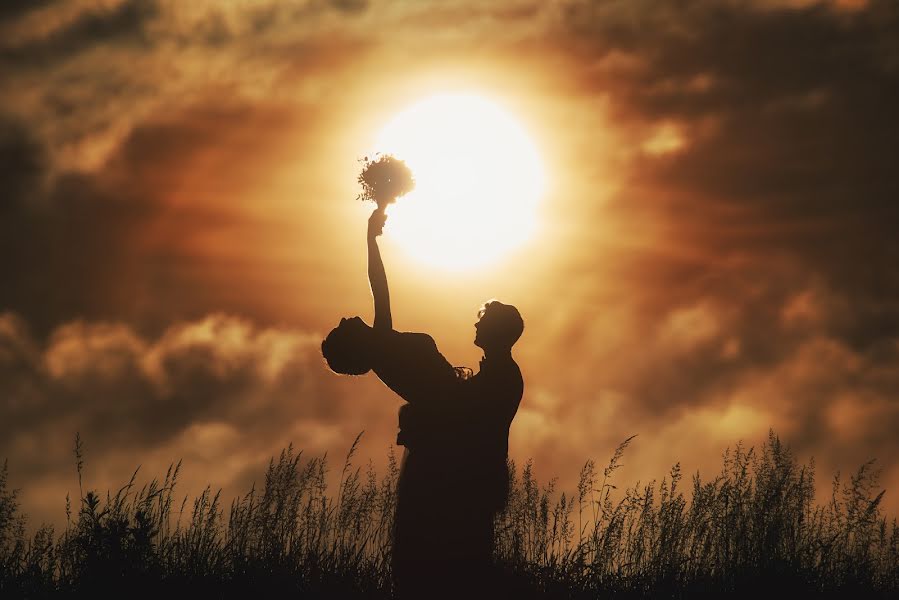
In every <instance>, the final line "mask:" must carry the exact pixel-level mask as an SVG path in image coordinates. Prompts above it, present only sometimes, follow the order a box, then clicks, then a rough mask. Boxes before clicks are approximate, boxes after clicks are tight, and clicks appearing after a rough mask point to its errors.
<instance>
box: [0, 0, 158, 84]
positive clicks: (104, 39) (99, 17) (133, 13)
mask: <svg viewBox="0 0 899 600" xmlns="http://www.w3.org/2000/svg"><path fill="white" fill-rule="evenodd" d="M158 15H159V9H158V7H157V4H156V2H155V1H152V0H141V1H132V2H123V3H121V4H119V5H117V6H114V7H111V8H106V7H97V8H95V9H93V10H85V11H84V12H82V13H81V14H79V15H77V16H76V17H75V18H74V19H73V20H72V21H71V22H70V23H68V24H66V25H65V26H63V27H60V28H58V29H56V30H54V31H51V32H49V33H48V34H46V35H43V36H40V37H37V38H33V39H29V40H27V41H24V42H22V43H20V44H14V45H6V44H4V45H2V46H0V64H4V63H5V64H10V65H15V66H16V68H22V67H25V66H29V67H33V68H35V67H41V66H46V65H47V64H49V63H52V62H54V61H58V60H65V59H67V58H71V57H74V56H76V55H77V54H78V53H80V52H83V51H84V50H86V49H87V48H90V47H97V46H103V45H108V46H122V45H126V46H130V45H135V46H138V47H140V46H146V45H147V44H148V42H149V40H148V38H147V37H146V36H145V34H144V27H145V25H146V23H147V22H148V21H150V20H151V19H153V18H155V17H157V16H158Z"/></svg>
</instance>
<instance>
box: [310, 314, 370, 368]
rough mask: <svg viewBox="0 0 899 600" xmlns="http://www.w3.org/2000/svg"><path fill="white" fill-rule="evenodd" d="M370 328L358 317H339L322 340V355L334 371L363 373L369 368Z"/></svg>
mask: <svg viewBox="0 0 899 600" xmlns="http://www.w3.org/2000/svg"><path fill="white" fill-rule="evenodd" d="M371 333H372V328H371V327H369V326H368V325H367V324H366V323H365V321H363V320H362V319H361V318H359V317H352V318H350V319H340V324H339V325H337V327H335V328H334V329H332V330H331V333H329V334H328V337H326V338H325V340H324V341H323V342H322V356H324V357H325V361H327V363H328V366H329V367H330V368H331V370H332V371H334V372H335V373H340V374H341V375H364V374H365V373H368V371H369V370H371Z"/></svg>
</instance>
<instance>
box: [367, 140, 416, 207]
mask: <svg viewBox="0 0 899 600" xmlns="http://www.w3.org/2000/svg"><path fill="white" fill-rule="evenodd" d="M359 162H360V163H362V172H361V173H360V174H359V179H358V181H359V184H360V185H361V186H362V191H361V192H360V193H359V195H358V196H357V197H356V199H357V200H362V201H365V200H370V201H372V202H374V203H375V204H377V205H378V208H380V209H381V210H383V209H384V208H386V207H387V205H388V204H392V203H394V202H396V199H397V198H399V197H400V196H404V195H406V194H408V193H409V192H411V191H412V190H413V189H414V188H415V179H414V178H413V177H412V171H411V170H410V169H409V167H408V166H406V163H405V162H403V161H402V160H400V159H398V158H397V157H395V156H393V155H391V154H380V153H378V154H375V155H374V156H365V157H363V158H362V159H360V160H359Z"/></svg>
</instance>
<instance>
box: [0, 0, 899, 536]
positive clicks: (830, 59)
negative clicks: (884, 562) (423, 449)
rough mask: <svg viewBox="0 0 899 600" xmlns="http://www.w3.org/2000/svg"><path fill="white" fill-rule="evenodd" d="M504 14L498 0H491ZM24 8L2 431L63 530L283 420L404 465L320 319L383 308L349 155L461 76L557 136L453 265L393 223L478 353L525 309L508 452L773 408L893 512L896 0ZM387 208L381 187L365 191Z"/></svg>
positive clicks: (12, 124) (48, 515) (268, 449)
mask: <svg viewBox="0 0 899 600" xmlns="http://www.w3.org/2000/svg"><path fill="white" fill-rule="evenodd" d="M485 5H486V6H485ZM6 6H7V7H4V8H3V9H0V40H2V41H0V69H2V72H3V77H2V78H0V156H2V157H3V161H2V164H3V165H4V166H3V167H2V168H0V177H2V178H3V181H4V188H5V189H6V190H7V193H6V195H5V198H3V200H2V204H0V234H2V237H0V270H2V277H3V280H2V281H3V285H2V286H0V372H2V374H3V376H2V378H0V394H2V396H0V398H2V402H0V456H5V457H8V460H9V469H10V480H11V482H12V484H13V485H14V486H17V487H21V488H22V490H23V491H22V496H21V497H22V500H23V504H24V505H25V508H26V510H27V511H28V512H29V513H30V514H32V515H33V517H34V519H36V520H41V519H46V520H50V521H54V522H57V523H59V522H60V521H61V519H62V518H63V507H64V497H65V492H66V491H67V490H68V491H71V490H74V489H75V488H74V487H73V486H74V485H75V484H76V480H75V478H74V460H73V458H72V455H71V449H72V445H73V440H74V435H75V432H76V431H80V432H81V435H82V437H83V439H84V442H85V446H86V449H87V463H88V470H87V475H88V479H89V481H90V484H91V485H92V486H93V487H98V488H101V489H105V488H106V486H116V485H120V484H121V483H124V481H125V480H126V479H127V476H128V475H130V472H131V471H132V470H133V468H134V467H136V466H137V465H138V464H140V465H143V466H142V472H144V473H145V474H146V475H148V476H149V475H151V474H160V475H161V474H162V471H163V469H164V466H165V465H167V464H168V463H169V462H172V461H177V460H178V459H179V458H183V459H184V464H185V469H184V473H185V484H186V489H197V487H198V486H202V485H205V484H206V483H207V482H208V483H211V484H212V485H214V486H216V487H224V488H225V493H226V496H227V495H233V494H235V493H238V492H240V491H244V490H246V489H247V488H248V486H249V483H250V482H252V481H253V480H254V479H258V478H259V477H260V476H261V469H262V465H264V464H265V463H266V462H267V460H268V458H269V457H270V456H271V455H272V454H275V453H277V452H278V451H279V450H280V449H281V448H282V447H284V446H286V445H287V444H288V443H290V442H293V443H294V445H295V446H296V447H298V448H303V449H305V450H306V451H307V452H309V453H312V454H320V453H322V452H326V451H327V452H328V453H329V456H342V454H343V453H345V452H346V450H347V449H348V447H349V444H350V443H351V442H352V440H353V438H354V437H355V435H356V434H357V433H358V432H359V431H362V430H365V432H366V434H365V437H364V442H363V447H362V455H363V456H365V457H366V458H367V457H369V456H371V457H372V459H373V460H374V461H375V462H376V464H383V462H384V460H385V457H386V453H387V449H388V446H389V444H390V443H391V442H392V440H393V437H394V436H395V432H396V409H397V408H398V406H399V400H398V399H397V398H396V397H394V396H393V395H392V394H391V393H389V391H388V390H386V388H384V387H383V386H382V385H381V384H380V383H379V382H378V381H377V380H376V379H375V378H374V376H372V375H369V376H367V377H364V378H341V377H337V376H336V375H333V374H332V373H330V372H328V371H327V369H326V368H325V366H324V365H323V363H322V361H321V358H320V355H319V350H318V344H319V343H320V340H321V338H322V337H323V335H324V334H326V333H327V331H328V330H329V329H330V327H332V326H333V325H335V324H336V322H337V321H338V320H339V318H340V317H341V316H348V315H354V314H359V315H361V316H363V318H365V319H367V320H370V318H371V307H370V304H371V299H370V294H369V290H368V283H367V280H366V274H365V255H364V249H365V247H364V242H363V239H364V238H363V235H364V230H365V218H366V210H368V208H367V207H365V206H363V205H361V204H360V203H358V202H356V201H355V200H354V198H355V196H356V193H357V191H358V190H357V184H356V174H357V171H358V168H359V165H358V163H357V162H356V159H357V158H358V157H359V156H360V155H361V154H363V153H365V152H367V151H368V150H369V149H370V144H371V143H372V141H373V140H374V139H375V137H376V136H377V133H378V131H379V130H380V128H381V127H383V125H384V124H385V123H386V122H387V121H388V120H389V119H390V118H391V117H392V116H393V115H394V114H395V113H396V112H397V111H398V110H400V109H402V108H404V107H405V106H408V105H409V104H411V103H413V102H415V101H417V100H420V99H421V98H424V97H427V96H428V95H430V94H434V93H438V92H453V91H467V92H473V93H480V94H483V95H484V96H486V97H489V98H493V99H495V100H496V101H497V102H499V103H501V104H502V105H504V106H506V107H508V109H509V110H510V111H511V112H512V113H514V114H515V115H516V117H517V118H518V119H519V120H520V121H521V124H522V126H523V127H524V128H525V129H526V130H527V131H528V132H529V133H530V134H531V136H532V137H533V139H534V142H535V143H536V144H537V146H538V148H539V151H540V153H541V155H542V157H543V159H544V162H545V168H546V172H547V179H548V189H547V192H546V194H545V196H544V198H543V200H542V204H541V207H540V226H539V230H538V232H537V234H536V235H535V236H534V237H533V238H532V239H531V240H530V241H529V242H528V243H527V244H526V245H524V246H522V247H521V248H519V249H518V250H517V251H515V252H513V253H511V254H508V255H507V256H505V257H504V258H503V259H502V260H500V261H497V262H496V263H493V264H491V265H489V266H487V267H485V268H482V269H478V270H475V271H472V272H463V273H455V274H453V275H452V276H451V277H450V276H448V275H445V274H441V273H440V272H439V271H435V270H434V269H431V268H428V267H427V266H425V265H422V264H420V263H418V262H416V261H415V260H414V257H410V256H408V254H406V253H404V252H403V251H402V250H401V249H400V248H398V247H397V246H396V244H395V243H394V242H393V241H392V240H391V239H390V236H389V230H388V232H387V234H386V235H385V238H384V240H383V243H382V246H383V248H384V258H385V262H386V263H387V269H388V273H389V276H390V284H391V295H392V300H393V307H394V323H395V326H396V327H397V328H398V329H402V330H408V331H426V332H428V333H430V334H431V335H432V336H433V337H434V338H435V340H436V341H437V344H438V346H439V348H440V349H441V351H442V352H443V354H444V355H445V356H447V358H448V359H449V360H450V361H451V362H453V363H454V364H458V365H469V366H475V365H476V364H477V361H478V359H479V358H480V355H479V353H478V349H477V348H476V347H474V346H473V345H472V343H471V342H472V339H473V333H474V328H473V323H474V321H475V319H476V315H475V313H476V311H477V308H478V306H479V305H480V304H481V303H482V302H483V301H484V300H486V299H488V298H491V297H497V298H500V299H502V300H503V301H505V302H509V303H513V304H515V305H516V306H517V307H518V308H519V309H520V311H521V313H522V315H523V316H524V320H525V334H524V336H523V337H522V339H521V341H520V342H519V344H518V345H517V346H516V355H515V356H516V359H517V360H518V362H519V364H520V365H521V368H522V371H523V373H524V377H525V396H524V399H523V401H522V405H521V409H520V411H519V413H518V416H517V418H516V420H515V422H514V423H513V427H512V432H511V438H510V443H511V454H512V456H513V458H515V459H516V460H518V461H523V460H526V459H527V458H528V457H532V458H533V459H534V464H535V467H536V470H537V474H538V476H540V477H541V478H542V479H544V480H546V479H549V478H550V477H553V476H557V477H559V480H560V484H561V486H562V487H563V488H566V487H567V488H571V487H572V483H573V481H574V479H575V478H576V476H577V473H578V471H579V470H580V467H581V466H582V465H583V463H584V461H585V460H586V459H587V458H595V459H597V460H598V461H600V462H601V461H604V460H605V459H606V457H608V456H609V455H610V454H611V452H612V450H613V449H614V447H615V445H616V444H617V443H618V442H619V441H621V440H623V439H625V438H626V437H628V436H630V435H633V434H637V435H638V437H637V438H636V440H635V441H634V442H633V443H632V445H631V447H630V448H629V449H628V452H627V454H626V456H625V458H626V461H625V467H624V468H623V469H622V470H621V471H619V473H620V474H621V477H622V483H631V482H635V481H636V480H637V479H642V480H644V481H645V480H647V479H650V478H661V476H662V475H664V474H665V473H666V472H667V470H668V468H669V467H670V466H671V465H672V464H673V463H674V462H675V461H678V460H679V461H681V463H682V466H683V468H684V469H685V470H686V471H687V472H691V471H695V470H697V469H698V470H700V471H701V472H702V474H703V475H704V476H705V477H712V476H713V475H714V474H715V473H716V472H717V471H718V470H719V469H720V456H721V453H722V452H723V450H724V449H725V448H726V447H727V446H729V445H730V446H732V445H734V444H735V443H736V442H737V441H738V440H741V439H742V440H744V441H745V442H746V443H747V444H759V443H761V442H762V441H763V440H764V439H765V437H766V435H767V431H768V429H769V427H772V428H774V429H775V431H776V432H777V433H778V434H780V435H781V437H782V439H783V440H784V441H786V442H787V443H789V444H791V445H792V447H793V448H794V449H795V451H796V453H797V456H798V457H799V458H800V460H803V461H805V460H808V459H809V458H810V457H812V456H814V457H815V460H816V464H817V469H818V478H819V483H820V484H821V488H822V490H826V489H829V480H830V478H831V476H832V474H833V473H834V471H835V470H837V469H840V470H842V471H843V472H844V473H848V472H851V471H854V470H855V468H857V467H858V466H859V465H860V464H861V463H862V462H864V461H866V460H868V459H869V458H877V459H878V464H879V465H880V466H881V467H882V468H883V477H882V484H883V485H884V487H886V488H887V494H886V496H885V503H886V505H887V507H888V508H889V509H890V510H891V511H892V512H893V513H895V512H896V510H897V508H899V493H897V490H899V464H897V463H896V461H895V457H896V450H897V447H899V443H897V437H896V436H895V433H894V432H895V431H896V427H897V425H899V404H897V390H899V369H897V365H899V361H897V358H899V271H897V266H896V265H897V264H899V243H897V241H896V235H895V231H894V230H895V223H897V222H899V219H897V216H899V215H897V208H896V204H895V199H896V197H897V191H899V189H897V188H899V185H897V182H899V179H897V176H896V174H895V168H894V164H893V163H894V161H895V158H894V157H895V148H894V144H895V140H896V139H899V137H897V134H899V120H897V117H896V111H895V106H897V105H899V41H897V40H899V35H897V34H899V9H897V8H896V5H895V4H894V3H892V2H890V1H886V0H885V1H882V2H877V1H872V2H815V1H813V0H805V1H801V2H797V1H786V0H758V1H755V2H718V1H715V0H694V1H692V2H689V3H686V4H683V3H671V4H659V3H655V2H649V1H646V2H643V1H633V2H587V1H577V0H566V1H561V0H559V1H553V2H533V1H525V0H520V1H517V0H516V1H513V0H509V1H503V2H493V3H483V2H473V1H470V0H456V1H452V2H439V3H437V2H414V3H412V2H386V1H381V0H372V1H368V2H367V1H365V0H332V1H331V2H327V1H325V0H317V1H286V2H285V1H281V2H274V1H271V2H269V1H267V0H248V1H246V2H231V3H212V2H210V3H205V2H191V3H182V2H176V1H174V0H172V1H162V0H159V1H140V2H123V1H120V0H106V1H100V0H78V1H71V2H52V1H46V2H39V3H25V2H13V3H11V4H8V5H6ZM369 208H370V207H369Z"/></svg>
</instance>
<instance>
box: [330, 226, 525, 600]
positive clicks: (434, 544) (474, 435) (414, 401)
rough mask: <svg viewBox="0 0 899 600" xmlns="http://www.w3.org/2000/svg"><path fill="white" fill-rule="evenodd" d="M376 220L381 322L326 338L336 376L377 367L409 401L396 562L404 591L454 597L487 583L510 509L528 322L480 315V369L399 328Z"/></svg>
mask: <svg viewBox="0 0 899 600" xmlns="http://www.w3.org/2000/svg"><path fill="white" fill-rule="evenodd" d="M386 218H387V217H386V214H385V213H384V211H383V209H380V208H379V209H376V210H375V211H374V212H373V213H372V215H371V217H370V218H369V220H368V236H367V238H368V276H369V281H370V283H371V289H372V296H373V299H374V307H375V319H374V325H373V326H372V327H369V326H368V324H366V323H365V322H364V321H363V320H362V319H361V318H359V317H352V318H350V319H341V320H340V324H339V325H338V326H337V327H336V328H334V329H333V330H332V331H331V332H330V333H329V334H328V337H327V338H326V339H325V340H324V342H322V354H323V355H324V357H325V359H326V361H327V362H328V366H329V367H330V368H331V369H332V370H333V371H335V372H337V373H341V374H349V375H361V374H364V373H367V372H368V371H369V370H373V371H374V372H375V373H376V374H377V375H378V377H379V378H380V379H381V381H383V382H384V383H385V384H386V385H387V386H388V387H389V388H390V389H392V390H393V391H394V392H396V393H397V394H398V395H399V396H400V397H402V398H403V399H404V400H405V401H406V402H407V403H406V404H404V405H403V406H402V407H401V409H400V414H399V429H400V430H399V434H398V435H397V444H399V445H402V446H404V447H405V450H404V453H403V460H402V463H401V467H400V476H399V483H398V489H397V507H396V515H395V526H394V542H393V556H392V567H393V575H394V583H395V585H396V590H397V593H398V594H399V595H401V596H408V597H425V594H427V595H428V596H429V597H434V596H435V593H437V595H441V596H442V595H446V596H452V595H456V594H458V593H459V591H460V590H462V589H464V588H466V587H469V586H471V585H473V584H474V583H475V582H483V581H486V580H487V579H489V577H488V576H489V571H490V566H491V558H492V550H493V518H494V516H495V515H496V513H497V512H498V511H500V510H502V509H503V508H504V507H505V503H506V500H507V496H508V479H509V474H508V471H507V466H506V459H507V454H508V439H509V426H510V425H511V423H512V419H513V418H514V416H515V413H516V411H517V410H518V405H519V403H520V401H521V396H522V392H523V386H524V384H523V381H522V378H521V371H520V370H519V368H518V365H517V364H516V363H515V361H514V360H513V359H512V353H511V350H512V346H513V345H514V344H515V342H516V341H517V340H518V338H519V337H520V336H521V333H522V331H523V329H524V323H523V321H522V319H521V315H520V314H519V313H518V310H517V309H516V308H515V307H514V306H510V305H507V304H503V303H501V302H498V301H495V300H494V301H489V302H487V303H485V304H484V306H483V307H482V308H481V310H480V311H479V312H478V317H479V319H478V321H477V323H475V331H476V333H475V339H474V343H475V345H477V346H479V347H480V348H482V349H483V350H484V358H483V359H482V360H481V363H480V370H479V372H478V373H477V374H475V375H471V371H470V370H468V369H462V368H455V367H453V366H452V365H451V364H450V363H449V362H448V361H447V360H446V359H445V358H444V357H443V355H442V354H440V352H439V351H438V350H437V345H436V344H435V343H434V340H433V339H432V338H431V336H429V335H427V334H425V333H411V332H398V331H395V330H394V329H393V321H392V316H391V312H390V294H389V290H388V286H387V275H386V273H385V270H384V264H383V262H382V260H381V253H380V250H379V248H378V243H377V237H378V236H379V235H381V232H382V230H383V227H384V222H385V220H386Z"/></svg>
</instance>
